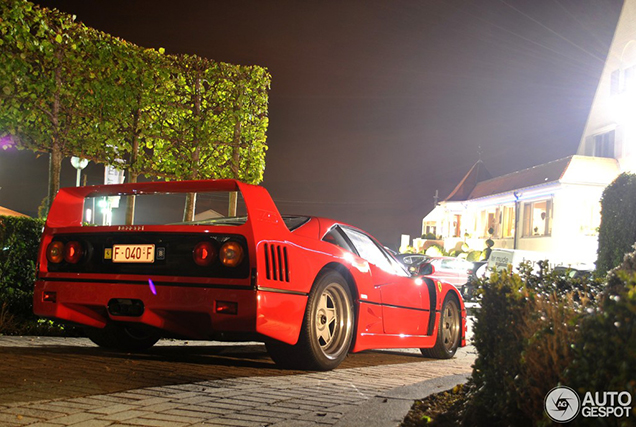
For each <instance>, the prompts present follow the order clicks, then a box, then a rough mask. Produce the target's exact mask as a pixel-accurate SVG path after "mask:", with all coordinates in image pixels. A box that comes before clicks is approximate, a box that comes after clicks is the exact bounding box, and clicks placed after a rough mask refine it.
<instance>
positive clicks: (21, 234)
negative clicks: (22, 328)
mask: <svg viewBox="0 0 636 427" xmlns="http://www.w3.org/2000/svg"><path fill="white" fill-rule="evenodd" d="M43 227H44V220H42V219H37V218H26V217H13V216H0V308H1V307H2V306H3V305H5V304H6V306H5V309H6V310H8V311H9V313H11V314H12V315H14V316H15V317H16V318H18V319H34V318H35V316H34V315H33V283H34V281H35V264H36V259H37V252H38V245H39V243H40V236H41V235H42V228H43Z"/></svg>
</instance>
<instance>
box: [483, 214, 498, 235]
mask: <svg viewBox="0 0 636 427" xmlns="http://www.w3.org/2000/svg"><path fill="white" fill-rule="evenodd" d="M497 210H498V209H495V208H491V209H486V210H483V211H481V221H480V223H481V237H490V236H491V235H492V237H498V233H497V229H498V224H497V222H498V221H497Z"/></svg>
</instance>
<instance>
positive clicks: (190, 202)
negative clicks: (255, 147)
mask: <svg viewBox="0 0 636 427" xmlns="http://www.w3.org/2000/svg"><path fill="white" fill-rule="evenodd" d="M193 101H194V116H195V117H199V116H200V115H201V76H198V77H196V79H195V81H194V98H193ZM199 126H200V125H199ZM197 129H198V127H197V128H196V129H195V132H194V141H193V143H194V145H195V146H196V148H195V149H194V153H192V169H191V170H190V172H191V174H190V179H198V178H199V160H201V148H200V146H199V139H198V134H199V133H198V132H197ZM196 203H197V193H187V194H186V200H185V208H184V210H183V220H184V221H194V210H195V206H196Z"/></svg>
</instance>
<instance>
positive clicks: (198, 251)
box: [192, 242, 216, 267]
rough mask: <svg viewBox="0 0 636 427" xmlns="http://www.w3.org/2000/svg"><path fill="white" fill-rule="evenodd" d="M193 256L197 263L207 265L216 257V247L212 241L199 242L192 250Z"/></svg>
mask: <svg viewBox="0 0 636 427" xmlns="http://www.w3.org/2000/svg"><path fill="white" fill-rule="evenodd" d="M192 257H193V258H194V262H195V263H196V264H197V265H200V266H202V267H205V266H207V265H210V264H212V261H214V258H216V248H215V247H214V245H213V244H212V243H211V242H199V243H197V245H196V246H195V247H194V251H192Z"/></svg>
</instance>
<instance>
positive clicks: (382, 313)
mask: <svg viewBox="0 0 636 427" xmlns="http://www.w3.org/2000/svg"><path fill="white" fill-rule="evenodd" d="M209 192H211V193H213V196H214V197H211V198H210V204H211V206H212V207H213V204H214V203H215V202H216V201H217V200H218V198H217V193H221V192H226V193H232V194H236V192H239V193H240V195H241V196H242V198H241V200H243V204H242V205H241V208H240V210H244V213H242V214H239V215H234V216H225V217H223V216H219V215H217V214H216V213H215V214H214V215H208V219H204V220H198V221H197V220H195V221H181V220H179V221H176V222H171V221H169V220H166V219H163V218H164V217H163V216H162V215H163V211H164V210H169V209H170V208H172V209H173V210H175V211H176V212H177V213H178V214H180V215H182V212H183V209H182V207H183V204H181V202H179V203H172V202H167V201H166V200H172V199H163V198H161V197H164V196H165V197H168V196H170V197H173V196H185V195H186V194H187V193H196V194H197V204H199V203H201V202H202V201H203V200H207V199H204V196H205V195H206V194H208V193H209ZM132 195H134V196H135V197H136V202H135V206H136V207H137V212H136V213H135V218H136V220H135V223H134V224H126V223H123V224H122V225H95V224H87V219H86V217H85V216H84V215H83V214H84V212H85V211H86V210H87V208H88V207H90V206H93V205H92V202H90V201H88V200H89V199H92V200H95V199H98V200H99V202H98V203H97V204H96V205H99V204H101V201H105V203H106V201H108V203H110V202H109V201H110V200H111V198H117V197H122V196H132ZM153 197H160V200H161V202H160V203H154V204H153V203H150V204H144V203H146V202H145V201H144V200H145V199H146V198H153ZM117 200H118V201H119V199H117ZM122 200H125V199H124V197H122ZM142 202H143V203H142ZM122 203H123V202H122ZM141 206H146V207H147V208H146V209H145V210H144V209H142V210H139V209H140V207H141ZM224 206H227V204H225V205H224ZM206 209H212V208H207V207H206ZM212 210H213V211H214V212H216V210H214V209H212ZM123 211H125V209H124V210H123ZM115 216H116V215H112V217H115ZM209 216H212V217H211V218H210V217H209ZM106 219H108V220H110V217H108V218H106ZM106 219H105V220H104V221H106ZM146 219H147V221H146ZM89 222H90V221H89ZM34 312H35V314H37V315H39V316H42V317H47V318H51V319H56V320H59V321H66V322H72V323H74V324H79V325H83V326H84V327H85V328H86V333H87V335H88V337H89V338H90V339H91V340H92V341H93V342H94V343H96V344H97V345H99V346H101V347H106V348H111V349H118V350H123V351H142V350H145V349H147V348H149V347H151V346H152V345H154V344H155V343H156V342H157V340H158V339H159V338H161V337H181V338H187V339H200V340H210V339H217V340H225V341H243V340H260V341H263V342H265V343H266V346H267V350H268V352H269V354H270V355H271V357H272V359H273V360H274V361H275V362H276V363H277V364H280V365H282V366H287V367H295V368H303V369H316V370H328V369H333V368H335V367H336V366H338V365H339V364H340V363H341V362H342V360H343V359H344V358H345V357H346V355H347V353H348V352H350V351H351V352H359V351H362V350H366V349H375V348H405V347H410V348H419V349H421V352H422V353H423V354H424V355H426V356H431V357H438V358H450V357H452V356H453V355H454V354H455V352H456V350H457V348H458V347H459V346H464V345H465V332H466V320H465V319H466V312H465V308H464V303H463V301H462V298H461V295H460V294H459V292H458V291H457V289H455V288H454V287H453V286H451V285H449V284H447V283H446V282H444V281H439V280H436V279H434V278H433V279H431V278H421V277H411V275H410V274H409V273H408V272H407V271H406V270H405V269H404V267H403V266H402V265H401V264H400V263H399V262H398V261H397V260H396V259H395V258H394V257H393V256H392V255H391V254H389V253H388V252H387V251H386V250H385V249H384V248H383V246H382V245H381V244H379V243H378V241H377V240H376V239H374V238H373V237H372V236H370V235H369V234H368V233H366V232H364V231H362V230H360V229H358V228H356V227H353V226H351V225H348V224H344V223H342V222H338V221H334V220H330V219H325V218H318V217H310V216H297V215H296V216H283V215H281V214H280V213H279V211H278V209H277V208H276V206H275V204H274V202H273V201H272V199H271V197H270V195H269V194H268V192H267V191H266V190H265V189H264V188H263V187H259V186H254V185H248V184H244V183H241V182H239V181H235V180H204V181H183V182H177V181H175V182H145V183H130V184H120V185H104V186H92V187H91V186H89V187H73V188H64V189H61V190H60V191H59V193H58V194H57V196H56V197H55V200H54V201H53V204H52V207H51V210H50V212H49V215H48V218H47V221H46V226H45V228H44V233H43V236H42V241H41V246H40V252H39V256H38V267H37V280H36V283H35V292H34Z"/></svg>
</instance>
